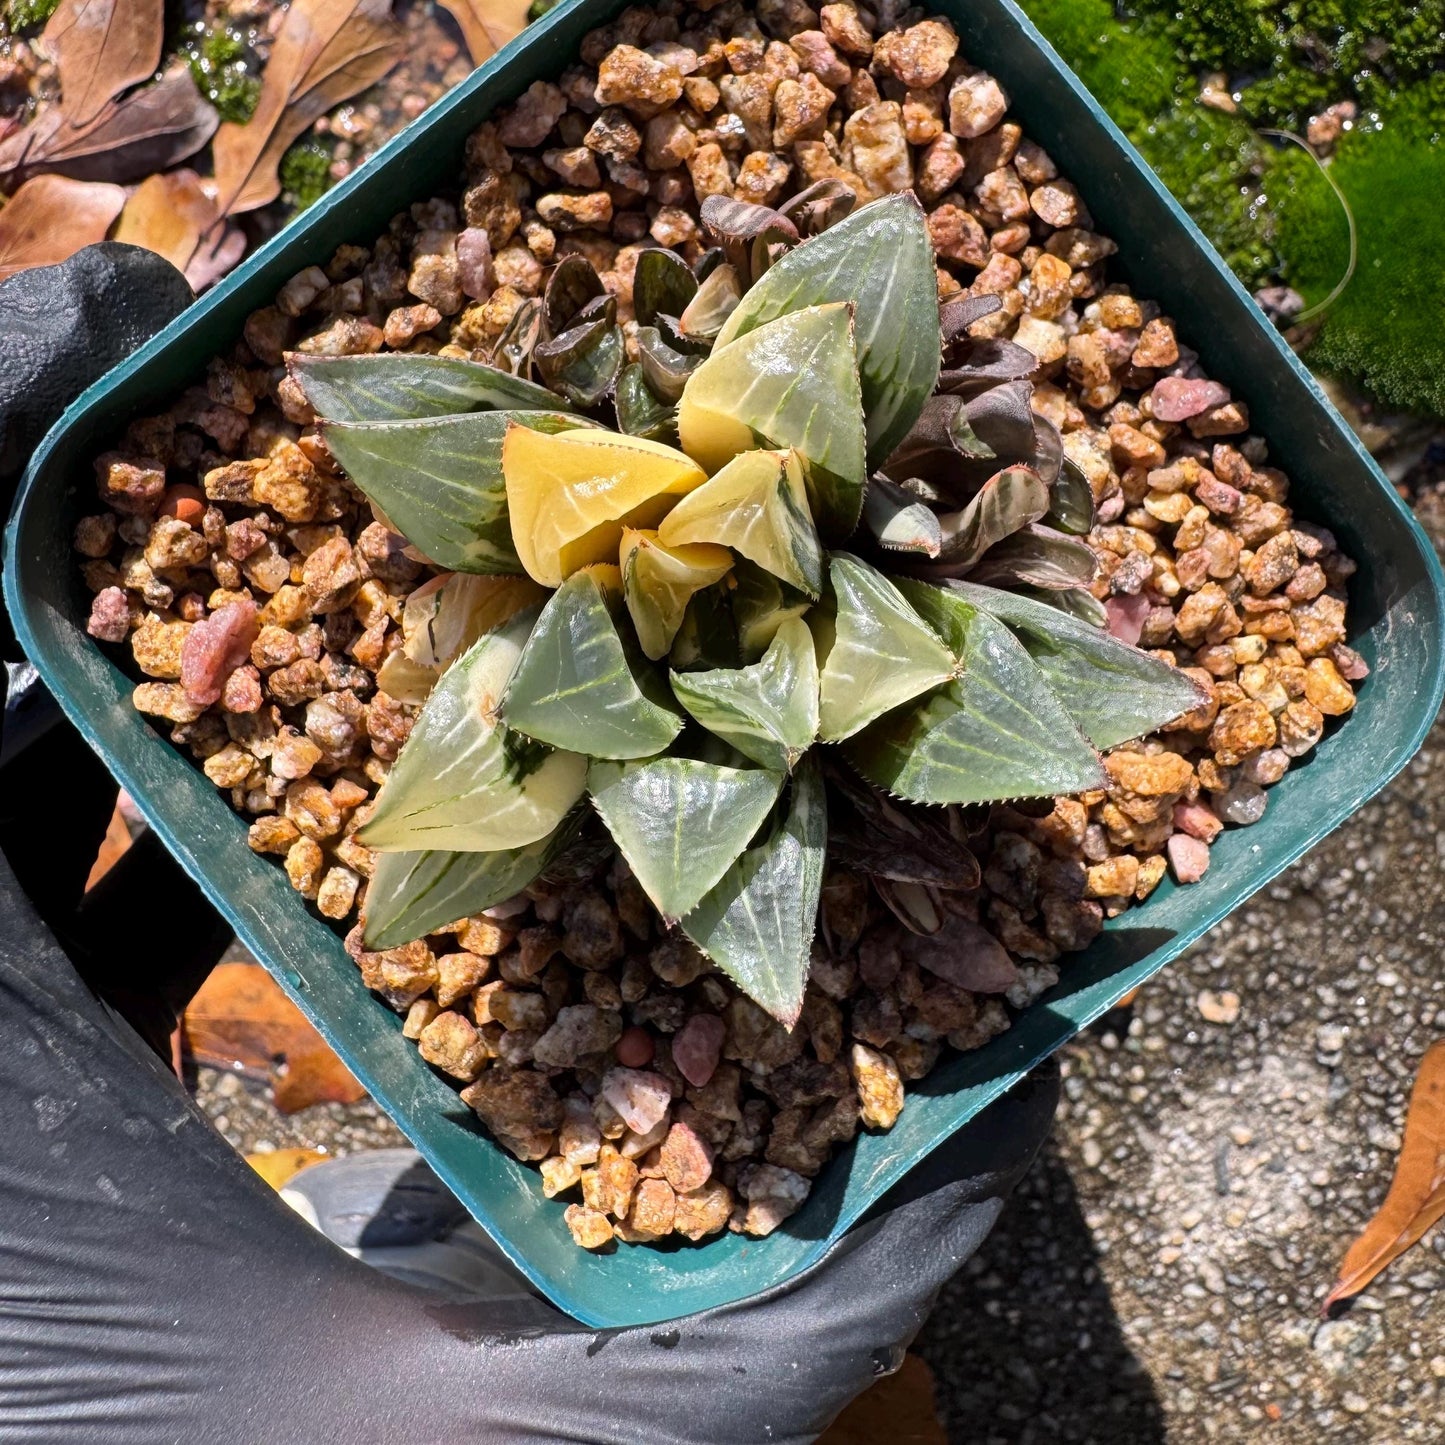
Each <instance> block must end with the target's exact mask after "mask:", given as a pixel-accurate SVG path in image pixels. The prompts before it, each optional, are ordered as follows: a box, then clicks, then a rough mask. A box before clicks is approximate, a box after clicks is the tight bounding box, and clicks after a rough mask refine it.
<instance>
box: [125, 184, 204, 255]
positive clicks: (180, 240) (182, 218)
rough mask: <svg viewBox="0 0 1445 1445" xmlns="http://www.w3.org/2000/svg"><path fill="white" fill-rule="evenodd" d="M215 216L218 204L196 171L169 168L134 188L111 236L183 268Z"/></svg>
mask: <svg viewBox="0 0 1445 1445" xmlns="http://www.w3.org/2000/svg"><path fill="white" fill-rule="evenodd" d="M215 219H216V203H215V201H213V200H212V199H211V197H210V196H208V195H207V194H206V190H205V187H204V186H203V185H202V184H201V178H200V177H199V176H198V175H197V174H196V173H195V171H190V170H179V171H168V172H167V173H166V174H165V175H161V176H152V177H151V178H150V179H149V180H146V181H142V182H141V184H140V185H138V186H137V187H136V188H135V190H134V191H133V192H132V193H131V198H130V200H128V201H127V202H126V203H125V210H123V211H122V212H121V213H120V223H119V224H118V225H117V226H116V228H115V236H114V237H113V238H112V239H114V240H116V241H127V242H129V243H130V244H131V245H132V246H144V247H145V248H146V250H148V251H154V252H155V253H156V254H157V255H158V256H164V257H165V258H166V260H167V261H169V262H170V263H171V265H172V266H174V267H175V268H176V270H178V271H184V270H185V269H186V267H187V266H189V265H190V263H191V257H192V256H193V255H195V251H196V247H197V246H198V245H200V242H201V237H202V236H203V235H205V233H206V232H207V231H208V230H209V229H210V228H211V224H212V222H214V221H215Z"/></svg>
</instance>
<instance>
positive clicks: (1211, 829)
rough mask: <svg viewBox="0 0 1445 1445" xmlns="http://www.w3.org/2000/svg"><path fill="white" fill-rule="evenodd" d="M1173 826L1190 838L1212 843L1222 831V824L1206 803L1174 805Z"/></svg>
mask: <svg viewBox="0 0 1445 1445" xmlns="http://www.w3.org/2000/svg"><path fill="white" fill-rule="evenodd" d="M1174 826H1175V828H1176V829H1177V830H1178V831H1179V832H1181V833H1188V834H1189V836H1190V837H1191V838H1198V839H1199V840H1200V841H1201V842H1203V843H1212V842H1214V840H1215V839H1216V838H1217V837H1218V836H1219V835H1220V833H1222V832H1223V831H1224V824H1223V823H1221V822H1220V821H1219V818H1218V817H1217V816H1216V815H1215V812H1214V809H1213V808H1211V807H1210V806H1209V805H1208V804H1207V803H1175V805H1174Z"/></svg>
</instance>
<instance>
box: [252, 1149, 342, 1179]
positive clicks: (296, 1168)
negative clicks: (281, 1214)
mask: <svg viewBox="0 0 1445 1445" xmlns="http://www.w3.org/2000/svg"><path fill="white" fill-rule="evenodd" d="M330 1158H331V1155H330V1154H328V1153H327V1152H326V1150H324V1149H268V1150H267V1151H266V1152H265V1153H264V1154H248V1155H246V1163H247V1164H249V1165H250V1166H251V1168H252V1169H254V1170H255V1171H256V1173H257V1174H259V1175H260V1176H261V1178H262V1179H264V1180H265V1181H266V1183H267V1184H269V1185H270V1186H271V1188H272V1189H284V1188H285V1187H286V1185H288V1184H289V1183H290V1182H291V1181H292V1180H293V1179H294V1178H295V1177H296V1176H297V1175H298V1174H299V1173H300V1172H301V1171H302V1170H303V1169H309V1168H310V1167H311V1166H312V1165H313V1164H320V1163H321V1161H322V1160H323V1159H330Z"/></svg>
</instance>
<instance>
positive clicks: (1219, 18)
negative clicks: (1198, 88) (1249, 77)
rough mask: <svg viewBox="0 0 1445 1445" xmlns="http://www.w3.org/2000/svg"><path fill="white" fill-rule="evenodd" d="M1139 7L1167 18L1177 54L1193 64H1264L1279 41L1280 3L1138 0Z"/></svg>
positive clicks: (1232, 69) (1218, 66) (1205, 67)
mask: <svg viewBox="0 0 1445 1445" xmlns="http://www.w3.org/2000/svg"><path fill="white" fill-rule="evenodd" d="M1140 8H1141V9H1142V10H1144V11H1145V12H1146V13H1156V14H1159V15H1160V16H1161V18H1162V19H1163V20H1165V21H1166V22H1172V24H1171V27H1170V28H1171V33H1172V37H1173V39H1174V41H1175V43H1176V45H1177V46H1178V48H1179V53H1180V56H1181V58H1182V59H1183V60H1184V61H1185V62H1186V63H1187V64H1188V65H1190V66H1191V67H1192V68H1194V69H1195V70H1225V71H1228V72H1230V73H1231V74H1235V73H1237V72H1239V71H1240V70H1244V69H1247V68H1249V67H1251V66H1256V65H1266V64H1269V63H1270V61H1271V60H1273V58H1274V57H1275V55H1276V54H1277V52H1278V50H1279V47H1280V44H1281V38H1282V37H1281V32H1280V27H1279V24H1278V22H1277V18H1276V17H1277V16H1278V14H1279V8H1280V7H1279V6H1278V5H1276V4H1273V3H1271V0H1202V3H1201V0H1183V3H1180V0H1143V3H1142V4H1141V6H1140Z"/></svg>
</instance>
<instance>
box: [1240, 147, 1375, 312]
mask: <svg viewBox="0 0 1445 1445" xmlns="http://www.w3.org/2000/svg"><path fill="white" fill-rule="evenodd" d="M1259 134H1260V135H1268V136H1274V137H1276V138H1277V139H1279V140H1287V141H1293V142H1294V144H1295V145H1297V146H1298V147H1299V148H1300V149H1301V150H1302V151H1303V152H1304V153H1305V154H1306V155H1307V156H1308V157H1309V158H1310V159H1311V160H1312V161H1313V162H1314V163H1315V165H1316V167H1317V168H1318V170H1319V173H1320V174H1321V175H1322V176H1323V177H1324V178H1325V182H1326V183H1327V184H1328V186H1329V188H1330V189H1331V190H1332V191H1333V192H1334V193H1335V195H1336V197H1337V198H1338V200H1339V203H1340V206H1341V207H1342V208H1343V210H1344V213H1345V224H1346V225H1347V226H1348V227H1349V228H1350V264H1349V265H1348V266H1346V267H1345V274H1344V275H1343V276H1341V277H1340V279H1339V281H1338V283H1337V284H1336V286H1335V288H1334V290H1333V291H1331V292H1330V294H1329V295H1328V296H1326V297H1325V299H1324V300H1323V301H1320V302H1317V303H1316V304H1315V305H1314V306H1311V307H1309V309H1308V310H1305V311H1301V312H1300V314H1299V315H1298V316H1296V317H1295V318H1294V320H1295V324H1296V325H1298V324H1299V323H1300V322H1303V321H1313V320H1314V318H1315V317H1316V316H1318V315H1320V313H1321V312H1323V311H1327V310H1328V309H1329V308H1330V307H1331V306H1333V305H1334V304H1335V302H1336V301H1338V300H1339V299H1340V296H1341V295H1342V294H1343V292H1344V289H1345V287H1346V286H1348V285H1349V284H1350V282H1351V280H1353V278H1354V275H1355V264H1356V262H1358V260H1359V259H1360V233H1359V230H1358V228H1357V227H1356V226H1355V213H1354V210H1353V209H1352V208H1351V206H1350V203H1349V201H1348V200H1347V199H1346V197H1345V193H1344V192H1343V191H1342V190H1341V189H1340V184H1339V182H1338V181H1337V180H1335V178H1334V177H1333V176H1332V175H1331V174H1330V172H1329V167H1327V166H1326V165H1325V163H1324V162H1323V161H1322V160H1320V158H1319V156H1317V155H1316V154H1315V152H1314V147H1313V146H1311V145H1310V143H1309V142H1308V141H1307V140H1305V139H1304V138H1303V137H1301V136H1297V135H1296V134H1295V133H1294V132H1293V131H1292V130H1271V129H1261V130H1260V132H1259Z"/></svg>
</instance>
